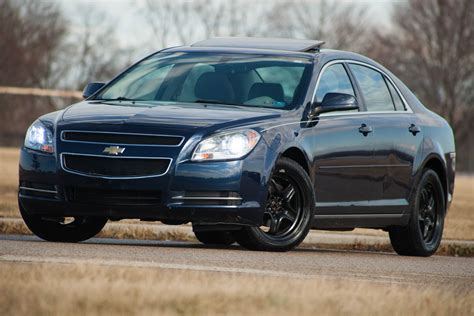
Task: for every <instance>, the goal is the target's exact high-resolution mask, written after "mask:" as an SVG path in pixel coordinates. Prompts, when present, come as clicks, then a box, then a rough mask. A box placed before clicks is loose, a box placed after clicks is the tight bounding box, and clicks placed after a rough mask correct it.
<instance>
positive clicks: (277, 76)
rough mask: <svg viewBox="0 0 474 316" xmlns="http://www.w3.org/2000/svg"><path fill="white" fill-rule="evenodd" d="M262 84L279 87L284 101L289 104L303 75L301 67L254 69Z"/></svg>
mask: <svg viewBox="0 0 474 316" xmlns="http://www.w3.org/2000/svg"><path fill="white" fill-rule="evenodd" d="M255 71H256V72H257V74H258V76H260V78H262V80H263V82H266V83H273V84H278V85H281V87H282V89H283V94H284V98H285V101H286V102H287V103H291V100H292V99H293V94H294V93H295V91H296V88H297V87H298V84H299V82H300V78H301V76H302V75H303V71H304V68H302V67H264V68H258V69H255Z"/></svg>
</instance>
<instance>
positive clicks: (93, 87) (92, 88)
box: [82, 82, 105, 99]
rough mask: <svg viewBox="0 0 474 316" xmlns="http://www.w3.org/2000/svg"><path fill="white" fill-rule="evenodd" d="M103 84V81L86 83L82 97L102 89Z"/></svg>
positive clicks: (85, 97)
mask: <svg viewBox="0 0 474 316" xmlns="http://www.w3.org/2000/svg"><path fill="white" fill-rule="evenodd" d="M103 86H105V83H103V82H91V83H88V84H87V86H86V87H85V88H84V90H83V91H82V97H83V98H84V99H87V98H88V97H90V96H91V95H93V94H94V93H96V92H97V91H99V90H100V89H102V87H103Z"/></svg>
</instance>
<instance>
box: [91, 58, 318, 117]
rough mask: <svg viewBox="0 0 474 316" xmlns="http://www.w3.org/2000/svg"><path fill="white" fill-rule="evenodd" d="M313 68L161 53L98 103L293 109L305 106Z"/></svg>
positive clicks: (302, 63) (288, 61)
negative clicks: (126, 101) (304, 93)
mask: <svg viewBox="0 0 474 316" xmlns="http://www.w3.org/2000/svg"><path fill="white" fill-rule="evenodd" d="M310 65H311V62H310V61H309V60H308V59H305V58H297V57H280V56H271V55H254V54H227V53H226V54H223V53H208V52H206V53H202V52H199V53H198V52H190V53H189V52H175V53H158V54H155V55H153V56H151V57H149V58H147V59H145V60H143V61H142V62H140V63H138V64H137V65H135V66H133V67H132V68H130V69H129V70H127V71H126V72H125V73H124V74H122V75H121V76H120V77H119V78H118V79H116V80H115V81H114V82H112V84H111V85H109V86H108V87H107V88H106V89H105V90H104V91H103V92H102V93H101V94H99V95H98V96H97V97H96V98H95V99H96V100H133V101H163V102H191V103H193V102H194V103H222V104H237V105H247V106H261V107H272V108H281V109H289V108H292V107H293V106H294V105H296V104H299V103H302V102H303V101H302V97H304V96H302V94H303V92H304V90H305V88H306V83H307V81H308V77H309V74H310Z"/></svg>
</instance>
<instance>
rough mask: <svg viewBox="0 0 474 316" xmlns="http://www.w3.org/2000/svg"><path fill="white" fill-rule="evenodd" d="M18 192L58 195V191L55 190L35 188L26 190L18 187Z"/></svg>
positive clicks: (26, 188)
mask: <svg viewBox="0 0 474 316" xmlns="http://www.w3.org/2000/svg"><path fill="white" fill-rule="evenodd" d="M19 189H20V190H25V191H35V192H41V193H51V194H58V191H56V190H45V189H35V188H28V187H24V186H21V187H19Z"/></svg>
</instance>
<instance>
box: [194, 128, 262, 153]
mask: <svg viewBox="0 0 474 316" xmlns="http://www.w3.org/2000/svg"><path fill="white" fill-rule="evenodd" d="M259 140H260V134H259V133H257V132H256V131H254V130H252V129H248V130H244V131H239V132H235V133H228V134H221V135H215V136H212V137H209V138H206V139H204V140H203V141H201V142H200V143H199V144H198V146H197V147H196V149H195V150H194V153H193V157H192V158H191V160H193V161H203V160H224V159H239V158H242V157H243V156H245V155H246V154H248V153H249V152H250V151H252V149H253V148H254V147H255V146H256V145H257V143H258V141H259Z"/></svg>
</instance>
